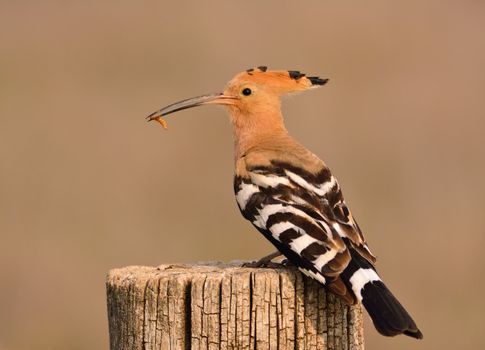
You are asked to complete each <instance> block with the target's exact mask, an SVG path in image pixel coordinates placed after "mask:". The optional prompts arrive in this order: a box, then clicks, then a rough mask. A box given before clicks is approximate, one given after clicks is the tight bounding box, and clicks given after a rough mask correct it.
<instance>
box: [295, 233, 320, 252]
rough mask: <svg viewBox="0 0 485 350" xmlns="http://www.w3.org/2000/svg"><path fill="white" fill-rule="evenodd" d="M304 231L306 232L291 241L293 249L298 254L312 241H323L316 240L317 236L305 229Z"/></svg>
mask: <svg viewBox="0 0 485 350" xmlns="http://www.w3.org/2000/svg"><path fill="white" fill-rule="evenodd" d="M302 231H303V230H302ZM303 232H304V234H302V235H301V236H300V237H298V238H295V239H294V240H292V241H291V242H290V247H291V250H293V251H294V252H296V253H298V254H301V251H302V250H303V249H305V248H306V247H308V246H309V245H310V244H312V243H319V244H320V243H321V242H320V241H318V240H316V239H315V238H313V237H312V236H310V235H309V234H308V233H306V232H305V231H303Z"/></svg>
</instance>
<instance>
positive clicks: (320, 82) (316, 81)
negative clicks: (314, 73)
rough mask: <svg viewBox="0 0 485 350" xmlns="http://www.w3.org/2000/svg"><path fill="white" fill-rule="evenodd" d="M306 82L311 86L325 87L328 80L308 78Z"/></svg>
mask: <svg viewBox="0 0 485 350" xmlns="http://www.w3.org/2000/svg"><path fill="white" fill-rule="evenodd" d="M308 80H310V81H311V83H312V85H325V84H326V83H327V82H328V79H321V78H319V77H308Z"/></svg>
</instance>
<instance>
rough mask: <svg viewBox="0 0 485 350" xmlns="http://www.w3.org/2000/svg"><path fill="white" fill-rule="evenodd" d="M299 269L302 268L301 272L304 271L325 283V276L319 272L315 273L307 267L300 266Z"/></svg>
mask: <svg viewBox="0 0 485 350" xmlns="http://www.w3.org/2000/svg"><path fill="white" fill-rule="evenodd" d="M298 270H300V271H301V272H303V273H304V274H305V275H307V276H308V277H311V278H313V279H315V280H317V281H318V282H320V283H321V284H325V277H323V276H322V275H320V274H318V273H315V272H313V271H310V270H307V269H304V268H301V267H299V268H298Z"/></svg>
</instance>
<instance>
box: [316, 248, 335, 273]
mask: <svg viewBox="0 0 485 350" xmlns="http://www.w3.org/2000/svg"><path fill="white" fill-rule="evenodd" d="M336 255H337V251H336V250H335V249H330V250H329V251H327V252H326V253H325V254H322V255H320V256H319V257H318V258H317V259H316V260H314V261H313V264H314V265H315V267H316V268H317V270H318V271H322V268H323V267H324V266H325V265H327V264H328V262H329V261H330V260H332V259H333V258H335V256H336Z"/></svg>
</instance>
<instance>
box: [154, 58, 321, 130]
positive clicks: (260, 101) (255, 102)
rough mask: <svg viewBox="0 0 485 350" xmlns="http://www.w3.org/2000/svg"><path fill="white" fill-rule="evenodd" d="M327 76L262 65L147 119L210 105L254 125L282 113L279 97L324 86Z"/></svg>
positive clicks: (240, 120)
mask: <svg viewBox="0 0 485 350" xmlns="http://www.w3.org/2000/svg"><path fill="white" fill-rule="evenodd" d="M327 81H328V79H320V78H319V77H307V76H306V75H305V74H303V73H300V72H298V71H291V70H290V71H287V70H274V71H271V70H267V68H266V67H264V66H261V67H257V68H252V69H248V70H246V71H244V72H241V73H239V74H237V75H236V76H235V77H234V78H233V79H232V80H231V81H230V82H229V83H228V84H227V86H226V89H225V90H224V91H223V92H221V93H215V94H208V95H203V96H198V97H193V98H189V99H185V100H182V101H179V102H176V103H173V104H171V105H168V106H166V107H164V108H162V109H160V110H158V111H156V112H154V113H152V114H151V115H149V116H148V117H147V118H148V120H154V119H157V118H160V117H163V116H165V115H168V114H171V113H174V112H177V111H180V110H183V109H187V108H192V107H197V106H203V105H208V104H217V105H225V106H228V107H229V110H230V114H231V116H232V118H233V121H234V122H236V123H240V122H243V121H247V122H251V123H252V124H254V122H256V119H261V118H262V116H265V117H266V119H267V118H268V117H269V116H270V115H271V114H275V113H276V114H278V115H279V113H280V97H281V96H282V95H284V94H287V93H293V92H300V91H305V90H309V89H313V88H317V87H320V86H322V85H324V84H325V83H326V82H327Z"/></svg>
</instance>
